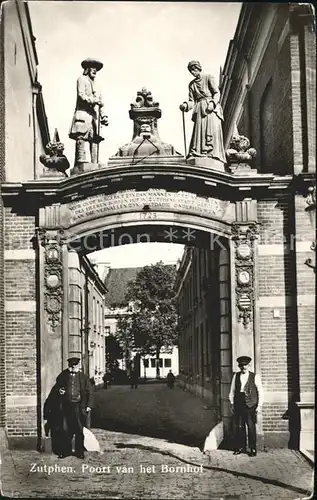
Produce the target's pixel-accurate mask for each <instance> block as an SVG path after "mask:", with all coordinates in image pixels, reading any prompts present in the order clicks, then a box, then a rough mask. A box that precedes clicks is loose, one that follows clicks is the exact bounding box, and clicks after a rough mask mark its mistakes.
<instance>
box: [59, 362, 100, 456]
mask: <svg viewBox="0 0 317 500" xmlns="http://www.w3.org/2000/svg"><path fill="white" fill-rule="evenodd" d="M67 361H68V368H67V369H66V370H63V371H62V373H60V374H59V375H58V377H57V379H56V388H57V390H58V392H59V394H60V395H61V399H62V412H63V415H64V421H65V426H64V431H65V439H64V443H63V449H61V450H60V453H59V455H58V458H65V457H67V456H69V455H71V454H72V439H73V436H74V435H75V455H76V457H78V458H84V457H85V448H84V434H83V427H84V425H85V424H86V419H87V414H88V412H90V411H91V407H92V387H91V384H90V382H89V379H88V377H87V376H86V375H85V374H84V373H82V372H81V371H80V370H79V361H80V359H79V358H76V357H72V358H69V359H68V360H67Z"/></svg>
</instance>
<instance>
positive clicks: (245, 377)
mask: <svg viewBox="0 0 317 500" xmlns="http://www.w3.org/2000/svg"><path fill="white" fill-rule="evenodd" d="M236 375H237V374H236V373H235V374H234V375H233V377H232V382H231V387H230V393H229V401H230V403H231V404H232V405H233V401H234V394H235V389H236V387H235V384H236ZM248 378H249V371H247V372H245V373H241V375H240V381H241V392H244V388H245V384H246V383H247V381H248ZM254 383H255V387H256V388H257V391H258V406H262V405H263V388H262V383H261V379H260V377H259V375H255V377H254Z"/></svg>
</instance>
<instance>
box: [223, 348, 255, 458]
mask: <svg viewBox="0 0 317 500" xmlns="http://www.w3.org/2000/svg"><path fill="white" fill-rule="evenodd" d="M237 362H238V366H239V368H240V372H237V373H235V374H234V375H233V378H232V382H231V388H230V394H229V401H230V404H231V411H232V413H233V417H234V423H235V434H236V436H235V439H236V446H235V450H234V455H239V454H240V453H246V426H247V428H248V442H249V448H250V453H249V455H250V456H251V457H255V456H256V454H257V450H256V426H255V424H256V415H257V412H261V411H262V404H263V390H262V384H261V380H260V377H259V376H258V375H255V374H254V373H253V372H251V371H249V366H250V362H251V358H250V357H249V356H240V357H239V358H237Z"/></svg>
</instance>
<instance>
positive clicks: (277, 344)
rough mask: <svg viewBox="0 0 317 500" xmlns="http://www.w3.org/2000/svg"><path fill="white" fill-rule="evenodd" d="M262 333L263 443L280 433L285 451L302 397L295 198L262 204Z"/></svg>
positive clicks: (260, 293)
mask: <svg viewBox="0 0 317 500" xmlns="http://www.w3.org/2000/svg"><path fill="white" fill-rule="evenodd" d="M258 222H259V224H260V230H259V232H260V239H259V246H258V254H259V255H258V271H259V272H258V292H259V298H258V300H259V310H260V313H259V329H260V344H261V378H262V381H263V389H264V391H265V404H264V408H263V431H264V439H265V440H266V439H267V436H268V435H270V433H273V434H274V433H280V435H284V439H282V442H281V443H280V444H282V445H287V440H288V438H289V435H288V431H289V427H290V422H291V420H292V416H291V417H290V415H289V409H290V404H291V402H292V401H293V400H294V398H297V397H298V390H299V382H298V376H299V375H298V345H297V312H296V294H295V291H296V279H295V262H294V252H293V251H292V252H291V251H290V244H291V243H292V244H293V245H294V241H293V239H294V238H293V237H292V234H293V233H294V227H293V226H294V210H293V200H292V198H291V197H289V198H287V197H282V196H279V197H278V199H275V200H269V199H267V200H261V201H259V202H258Z"/></svg>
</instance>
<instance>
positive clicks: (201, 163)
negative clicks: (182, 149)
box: [187, 156, 225, 172]
mask: <svg viewBox="0 0 317 500" xmlns="http://www.w3.org/2000/svg"><path fill="white" fill-rule="evenodd" d="M187 164H188V165H195V166H197V167H206V168H210V169H212V170H218V171H220V172H224V171H225V165H224V163H222V161H219V160H216V159H215V158H209V157H207V156H201V157H200V156H195V157H194V156H193V157H191V158H188V160H187Z"/></svg>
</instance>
